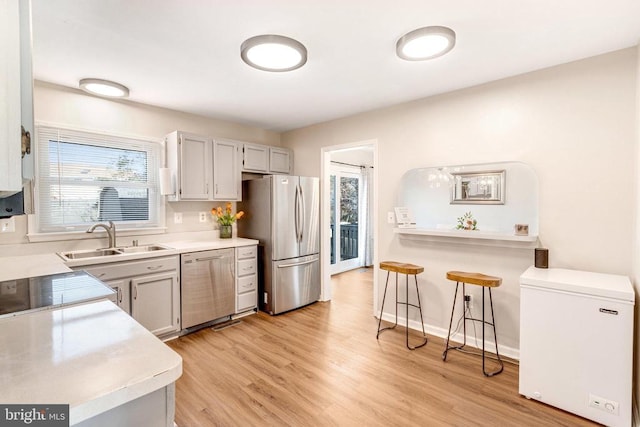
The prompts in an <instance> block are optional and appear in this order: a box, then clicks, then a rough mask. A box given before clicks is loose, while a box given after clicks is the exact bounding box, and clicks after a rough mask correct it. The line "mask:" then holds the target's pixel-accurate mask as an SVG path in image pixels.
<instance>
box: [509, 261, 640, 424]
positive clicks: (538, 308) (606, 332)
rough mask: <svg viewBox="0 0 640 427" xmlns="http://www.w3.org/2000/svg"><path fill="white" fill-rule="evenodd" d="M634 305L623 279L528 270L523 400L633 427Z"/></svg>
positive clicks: (523, 282) (523, 280)
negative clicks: (526, 398)
mask: <svg viewBox="0 0 640 427" xmlns="http://www.w3.org/2000/svg"><path fill="white" fill-rule="evenodd" d="M634 301H635V294H634V291H633V287H632V285H631V282H630V280H629V278H628V277H625V276H617V275H612V274H599V273H590V272H585V271H576V270H565V269H559V268H551V269H538V268H535V267H530V268H529V269H528V270H527V271H525V272H524V273H523V274H522V276H520V384H519V391H520V394H522V395H524V396H526V397H528V398H531V399H536V400H539V401H541V402H544V403H547V404H549V405H552V406H555V407H558V408H560V409H564V410H566V411H569V412H572V413H574V414H577V415H580V416H582V417H585V418H589V419H591V420H594V421H596V422H599V423H602V424H605V425H608V426H630V425H631V399H632V398H631V392H632V372H633V306H634Z"/></svg>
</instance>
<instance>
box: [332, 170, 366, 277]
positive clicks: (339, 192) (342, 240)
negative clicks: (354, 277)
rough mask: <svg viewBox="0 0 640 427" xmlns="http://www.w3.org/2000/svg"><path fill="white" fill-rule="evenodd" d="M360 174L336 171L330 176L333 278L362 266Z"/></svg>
mask: <svg viewBox="0 0 640 427" xmlns="http://www.w3.org/2000/svg"><path fill="white" fill-rule="evenodd" d="M360 181H361V179H360V174H359V173H357V172H348V171H344V170H338V169H336V170H335V171H334V173H332V175H331V176H330V186H331V188H330V190H329V192H330V205H331V217H330V224H331V270H332V274H335V273H339V272H342V271H346V270H350V269H353V268H357V267H359V266H360V264H361V261H360V256H359V246H360V238H359V235H360V230H359V227H358V223H359V217H360V206H359V205H360Z"/></svg>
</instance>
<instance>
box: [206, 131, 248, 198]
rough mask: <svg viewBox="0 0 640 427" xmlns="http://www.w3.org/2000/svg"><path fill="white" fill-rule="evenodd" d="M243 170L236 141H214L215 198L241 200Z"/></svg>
mask: <svg viewBox="0 0 640 427" xmlns="http://www.w3.org/2000/svg"><path fill="white" fill-rule="evenodd" d="M241 183H242V172H241V170H240V163H239V160H238V145H237V143H236V142H234V141H229V140H224V139H216V140H214V141H213V199H214V200H240V185H241Z"/></svg>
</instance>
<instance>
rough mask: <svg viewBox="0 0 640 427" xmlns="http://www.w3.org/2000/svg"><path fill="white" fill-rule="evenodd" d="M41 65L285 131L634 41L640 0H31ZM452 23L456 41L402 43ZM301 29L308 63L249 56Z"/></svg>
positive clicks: (45, 73) (56, 74)
mask: <svg viewBox="0 0 640 427" xmlns="http://www.w3.org/2000/svg"><path fill="white" fill-rule="evenodd" d="M32 4H33V33H34V40H33V45H34V77H35V78H36V79H39V80H43V81H47V82H52V83H57V84H60V85H64V86H69V87H78V81H79V80H80V79H82V78H92V77H93V78H104V79H108V80H113V81H117V82H119V83H121V84H124V85H125V86H127V87H129V88H130V89H131V95H130V99H131V100H132V101H136V102H141V103H145V104H151V105H156V106H161V107H167V108H171V109H175V110H180V111H185V112H189V113H195V114H200V115H204V116H209V117H214V118H219V119H224V120H230V121H235V122H240V123H244V124H248V125H253V126H258V127H261V128H265V129H271V130H275V131H285V130H290V129H295V128H299V127H303V126H307V125H310V124H313V123H319V122H323V121H327V120H331V119H335V118H339V117H344V116H348V115H351V114H355V113H359V112H363V111H368V110H372V109H376V108H381V107H385V106H389V105H393V104H397V103H401V102H405V101H409V100H413V99H419V98H423V97H426V96H430V95H434V94H438V93H443V92H449V91H452V90H456V89H460V88H464V87H469V86H473V85H477V84H481V83H484V82H488V81H492V80H497V79H500V78H504V77H507V76H512V75H517V74H521V73H525V72H528V71H532V70H536V69H540V68H545V67H549V66H552V65H556V64H561V63H565V62H569V61H573V60H576V59H580V58H585V57H589V56H594V55H598V54H601V53H605V52H610V51H614V50H618V49H622V48H626V47H630V46H634V45H636V44H638V41H639V40H640V0H607V1H605V0H587V1H585V0H484V1H478V0H395V1H389V0H313V1H312V0H232V1H230V0H188V1H185V0H32ZM428 25H444V26H448V27H450V28H452V29H453V30H454V31H455V32H456V34H457V44H456V47H455V48H454V49H453V51H451V52H450V53H449V54H447V55H445V56H443V57H441V58H437V59H434V60H431V61H423V62H407V61H403V60H401V59H399V58H397V57H396V55H395V43H396V41H397V39H398V38H399V37H401V36H402V35H404V34H405V33H407V32H408V31H411V30H414V29H416V28H419V27H423V26H428ZM259 34H281V35H285V36H288V37H292V38H295V39H297V40H299V41H300V42H302V43H303V44H304V45H305V46H306V47H307V49H308V52H309V60H308V62H307V64H306V65H305V66H304V67H303V68H301V69H298V70H296V71H292V72H289V73H269V72H264V71H258V70H255V69H252V68H250V67H248V66H247V65H246V64H245V63H243V62H242V60H241V59H240V44H241V43H242V42H243V41H244V40H245V39H247V38H249V37H252V36H255V35H259Z"/></svg>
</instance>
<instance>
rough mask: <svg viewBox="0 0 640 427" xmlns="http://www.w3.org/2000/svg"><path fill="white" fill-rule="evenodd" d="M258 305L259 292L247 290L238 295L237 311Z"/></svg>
mask: <svg viewBox="0 0 640 427" xmlns="http://www.w3.org/2000/svg"><path fill="white" fill-rule="evenodd" d="M257 306H258V292H256V291H253V292H247V293H246V294H242V295H238V300H237V304H236V307H237V308H236V313H240V312H241V311H246V310H250V309H252V308H256V307H257Z"/></svg>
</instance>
